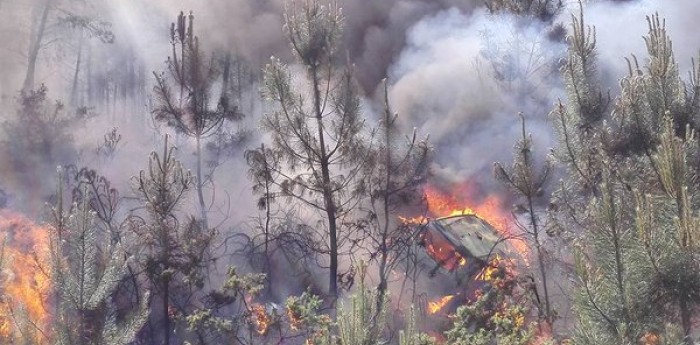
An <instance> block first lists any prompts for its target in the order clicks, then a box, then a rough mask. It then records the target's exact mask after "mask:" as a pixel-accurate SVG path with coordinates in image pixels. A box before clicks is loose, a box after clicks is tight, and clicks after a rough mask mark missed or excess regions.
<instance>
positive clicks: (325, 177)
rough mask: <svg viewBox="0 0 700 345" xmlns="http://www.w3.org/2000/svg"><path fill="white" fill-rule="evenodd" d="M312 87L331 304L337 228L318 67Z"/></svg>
mask: <svg viewBox="0 0 700 345" xmlns="http://www.w3.org/2000/svg"><path fill="white" fill-rule="evenodd" d="M311 74H312V79H313V88H314V90H313V91H314V95H313V97H314V110H315V112H316V124H317V127H318V140H319V146H320V156H321V157H320V159H319V162H320V165H321V183H322V184H323V186H322V189H323V199H324V202H325V208H326V209H325V211H326V217H327V218H328V235H329V242H330V243H329V247H330V248H329V249H330V267H329V273H328V274H329V276H328V278H329V284H328V295H329V297H330V298H331V299H332V300H333V305H335V301H336V299H337V298H338V281H337V277H338V228H337V215H336V209H335V207H336V205H335V200H333V189H332V188H333V187H332V186H331V177H330V161H329V157H328V156H327V154H326V141H325V134H324V132H323V113H322V110H321V103H322V100H321V90H320V85H319V75H318V67H316V66H314V67H312V70H311Z"/></svg>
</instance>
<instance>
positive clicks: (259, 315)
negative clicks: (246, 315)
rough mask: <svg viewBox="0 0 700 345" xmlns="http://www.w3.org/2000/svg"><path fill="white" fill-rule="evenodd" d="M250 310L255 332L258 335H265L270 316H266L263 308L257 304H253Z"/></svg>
mask: <svg viewBox="0 0 700 345" xmlns="http://www.w3.org/2000/svg"><path fill="white" fill-rule="evenodd" d="M250 309H251V314H252V315H251V317H252V319H253V324H254V326H255V332H257V333H258V334H260V335H265V334H267V330H268V327H270V315H268V314H267V311H266V310H265V307H264V306H263V305H260V304H258V303H253V305H252V306H251V308H250Z"/></svg>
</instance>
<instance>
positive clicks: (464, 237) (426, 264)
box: [414, 214, 513, 314]
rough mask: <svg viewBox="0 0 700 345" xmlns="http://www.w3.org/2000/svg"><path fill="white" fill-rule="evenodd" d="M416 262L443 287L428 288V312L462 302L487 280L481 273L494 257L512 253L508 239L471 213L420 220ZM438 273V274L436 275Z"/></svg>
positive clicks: (483, 272)
mask: <svg viewBox="0 0 700 345" xmlns="http://www.w3.org/2000/svg"><path fill="white" fill-rule="evenodd" d="M414 238H415V241H416V244H417V246H418V247H419V248H418V250H417V266H418V268H419V269H422V270H424V271H427V272H428V274H429V276H430V277H431V278H433V279H439V280H440V281H442V283H441V284H436V285H440V286H441V287H442V289H444V290H446V291H439V289H435V291H430V292H429V296H428V297H429V298H431V299H433V298H432V297H434V296H432V295H433V294H436V293H437V294H438V296H442V297H438V298H437V299H433V300H434V301H433V302H430V303H429V304H428V312H429V313H430V314H435V313H436V312H437V311H439V310H445V311H447V312H448V313H449V312H450V311H454V309H456V308H457V306H459V305H461V304H464V303H465V302H466V301H467V300H468V299H469V296H470V295H471V294H472V292H473V291H474V290H475V289H477V288H480V287H483V286H484V285H485V284H488V282H487V281H486V280H488V279H486V278H485V277H484V276H485V274H486V272H487V271H488V269H489V267H490V266H491V265H493V263H494V262H495V261H501V260H503V259H504V258H511V257H512V256H513V255H511V254H510V253H512V251H511V248H510V247H509V243H508V241H506V238H504V237H503V236H502V235H501V234H499V232H498V231H496V229H494V228H493V227H492V226H491V225H490V224H489V223H487V222H486V221H484V220H483V219H481V218H479V217H478V216H477V215H474V214H465V215H456V216H449V217H443V218H437V219H434V220H430V221H427V222H424V223H423V224H421V225H420V226H419V227H418V228H417V230H416V232H415V236H414ZM438 277H440V278H438Z"/></svg>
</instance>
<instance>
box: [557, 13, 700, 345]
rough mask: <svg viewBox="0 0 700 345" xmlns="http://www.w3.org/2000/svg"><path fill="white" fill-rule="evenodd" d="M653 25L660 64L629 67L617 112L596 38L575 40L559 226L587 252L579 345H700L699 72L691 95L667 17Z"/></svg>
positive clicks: (652, 50)
mask: <svg viewBox="0 0 700 345" xmlns="http://www.w3.org/2000/svg"><path fill="white" fill-rule="evenodd" d="M648 24H649V33H648V35H647V36H646V37H645V38H644V39H645V42H646V45H647V52H648V55H649V59H648V63H647V64H646V65H645V66H644V67H643V68H642V67H640V65H639V62H638V59H637V58H636V57H635V56H632V58H631V59H628V60H627V61H628V64H629V67H630V68H629V75H628V76H626V77H625V78H623V79H622V81H621V83H620V85H621V89H620V93H619V96H618V97H617V98H616V99H615V100H614V104H613V105H614V106H613V107H612V108H611V110H612V112H611V113H609V112H608V110H607V109H608V108H609V107H607V105H606V102H605V101H604V100H605V97H602V96H601V93H600V92H597V91H595V90H597V89H598V88H599V87H598V86H596V85H597V83H596V82H595V79H594V78H593V75H594V73H592V72H593V71H594V66H595V62H594V60H593V59H592V57H593V56H594V55H595V44H594V42H595V38H594V34H586V33H585V32H586V31H585V30H584V26H583V19H582V18H574V24H573V26H574V30H573V36H572V37H571V38H570V39H569V42H570V45H571V48H570V50H569V63H568V64H567V65H566V67H565V69H564V74H565V77H566V81H567V90H568V91H569V92H568V101H569V104H568V105H567V106H564V105H563V103H562V104H560V105H559V106H558V107H557V108H556V109H555V111H554V112H553V117H554V119H555V120H556V121H557V124H558V129H559V134H560V141H561V144H560V147H559V149H558V150H557V155H556V157H557V158H559V160H560V162H563V163H565V165H566V166H567V167H568V171H569V177H568V178H567V179H566V180H564V182H563V184H562V187H561V188H560V189H559V190H558V192H557V198H556V199H555V202H554V203H555V205H556V208H557V212H556V213H555V214H553V215H554V216H555V218H556V219H557V220H558V221H559V225H560V226H561V229H562V230H567V231H568V233H569V234H570V235H571V236H572V238H573V239H574V242H573V243H574V244H575V248H576V258H577V259H576V272H577V275H578V280H579V281H578V283H579V284H578V289H577V290H578V295H577V297H576V299H575V301H574V302H575V303H574V306H575V309H576V310H577V312H578V314H579V323H578V325H577V327H576V329H575V332H574V341H575V343H581V344H599V343H616V344H633V343H637V342H639V341H648V340H649V339H651V338H654V337H655V338H656V339H657V340H658V341H662V342H664V343H672V342H674V341H677V340H678V339H679V338H680V337H678V336H677V333H678V332H679V330H680V332H681V334H682V336H681V337H685V341H686V342H687V343H692V339H691V334H692V323H691V322H690V320H691V319H692V317H693V310H694V309H693V307H694V306H695V305H697V304H698V302H699V301H700V299H699V298H698V297H699V296H700V295H698V291H700V286H697V283H696V282H697V281H698V272H699V269H698V267H699V266H698V264H697V262H696V259H695V256H696V253H697V249H696V246H695V242H694V238H695V237H697V235H696V231H697V230H696V229H697V224H698V223H697V222H698V220H697V219H698V218H697V216H696V215H697V211H698V207H699V206H700V205H698V203H697V200H698V199H697V195H698V194H697V191H696V188H695V179H696V178H695V176H696V173H697V169H698V168H697V165H696V162H697V158H696V157H698V156H697V155H698V149H697V142H696V140H697V138H696V135H697V134H696V133H695V131H694V129H693V128H694V127H695V126H696V124H697V123H698V122H697V114H699V113H700V112H699V111H698V110H700V108H698V104H700V103H698V102H697V100H698V99H699V98H700V94H699V93H698V91H699V90H698V88H697V81H698V79H697V76H698V74H699V73H698V71H695V70H694V71H693V72H692V73H691V76H692V80H691V82H690V86H691V87H690V88H689V87H688V86H687V84H686V83H685V82H684V81H683V80H682V79H681V78H680V77H679V73H678V67H677V65H676V63H675V60H674V57H673V51H672V45H671V40H670V38H669V37H668V35H667V34H666V30H665V24H664V23H663V21H662V20H661V19H660V18H659V17H658V15H654V16H651V17H649V18H648ZM589 32H591V31H589ZM593 32H594V31H593ZM603 120H605V121H603ZM664 323H667V324H670V325H664ZM676 325H680V327H676ZM645 339H646V340H645Z"/></svg>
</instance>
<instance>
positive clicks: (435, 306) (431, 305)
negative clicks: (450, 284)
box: [428, 295, 455, 314]
mask: <svg viewBox="0 0 700 345" xmlns="http://www.w3.org/2000/svg"><path fill="white" fill-rule="evenodd" d="M454 298H455V295H447V296H443V297H440V298H439V299H437V300H435V301H432V302H428V313H430V314H435V313H437V312H439V311H440V310H442V308H444V307H445V306H446V305H447V303H450V301H452V300H453V299H454Z"/></svg>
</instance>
